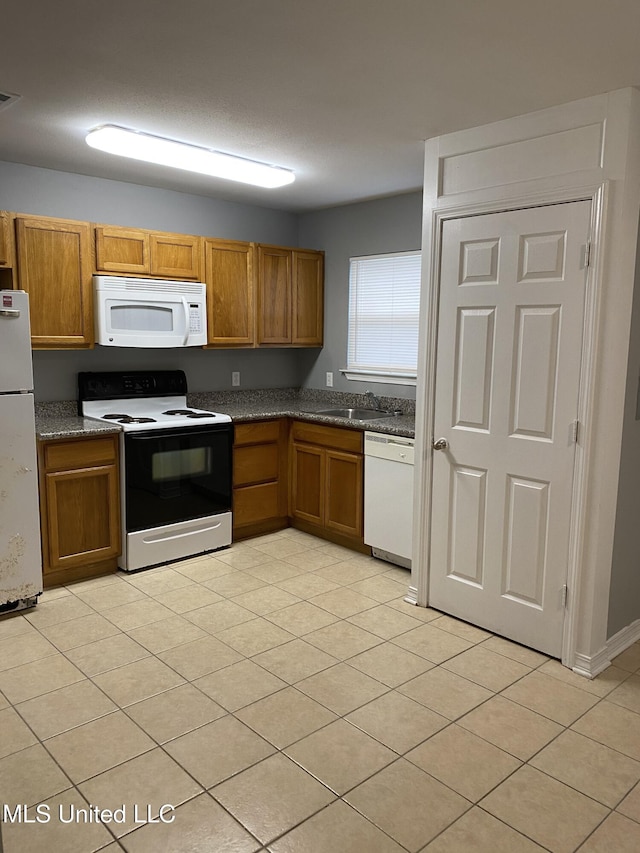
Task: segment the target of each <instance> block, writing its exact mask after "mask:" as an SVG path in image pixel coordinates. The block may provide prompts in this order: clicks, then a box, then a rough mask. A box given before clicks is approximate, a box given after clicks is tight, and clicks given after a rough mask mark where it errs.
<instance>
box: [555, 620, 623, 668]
mask: <svg viewBox="0 0 640 853" xmlns="http://www.w3.org/2000/svg"><path fill="white" fill-rule="evenodd" d="M638 640H640V619H636V620H635V622H632V623H631V624H630V625H627V626H626V627H625V628H622V630H620V631H618V633H617V634H614V635H613V637H609V639H608V640H607V642H606V644H605V646H604V648H602V649H600V651H599V652H597V653H596V654H595V655H591V656H589V655H582V654H576V656H575V660H574V664H573V666H572V667H571V668H572V670H573V671H574V672H576V673H578V675H585V676H586V677H587V678H595V677H596V675H600V673H601V672H604V670H605V669H606V668H607V667H608V666H609V664H610V663H611V661H612V660H613V659H614V658H616V657H617V656H618V655H619V654H622V652H624V651H625V649H628V648H629V646H632V645H633V644H634V643H636V642H637V641H638Z"/></svg>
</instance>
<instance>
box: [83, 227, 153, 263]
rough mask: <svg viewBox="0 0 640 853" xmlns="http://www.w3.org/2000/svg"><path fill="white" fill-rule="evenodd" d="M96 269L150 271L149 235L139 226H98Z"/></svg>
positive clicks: (96, 232)
mask: <svg viewBox="0 0 640 853" xmlns="http://www.w3.org/2000/svg"><path fill="white" fill-rule="evenodd" d="M95 237H96V269H97V270H98V271H100V272H117V273H126V272H131V273H141V274H143V273H148V272H149V235H148V233H147V232H146V231H139V230H138V229H137V228H116V227H110V226H103V225H100V226H97V227H96V229H95Z"/></svg>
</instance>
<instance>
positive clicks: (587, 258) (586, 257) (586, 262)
mask: <svg viewBox="0 0 640 853" xmlns="http://www.w3.org/2000/svg"><path fill="white" fill-rule="evenodd" d="M590 263H591V243H590V242H589V243H587V244H586V245H585V247H584V268H585V269H586V268H587V267H588V266H589V264H590Z"/></svg>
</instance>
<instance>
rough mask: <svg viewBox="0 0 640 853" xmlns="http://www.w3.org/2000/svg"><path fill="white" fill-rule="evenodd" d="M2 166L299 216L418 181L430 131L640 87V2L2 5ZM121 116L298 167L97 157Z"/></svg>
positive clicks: (71, 0) (74, 1)
mask: <svg viewBox="0 0 640 853" xmlns="http://www.w3.org/2000/svg"><path fill="white" fill-rule="evenodd" d="M2 31H3V38H2V46H1V48H0V91H4V92H11V93H16V94H19V95H21V99H20V100H19V101H17V102H15V103H13V104H11V105H10V106H8V107H6V108H4V109H2V110H0V160H8V161H12V162H17V163H26V164H30V165H35V166H43V167H46V168H51V169H59V170H62V171H66V172H78V173H81V174H84V175H93V176H97V177H102V178H111V179H116V180H121V181H128V182H132V183H137V184H144V185H148V186H155V187H165V188H168V189H173V190H179V191H182V192H188V193H196V194H200V195H205V196H215V197H217V198H222V199H227V200H231V201H238V202H248V203H252V204H258V205H262V206H266V207H272V208H279V209H284V210H291V211H303V210H309V209H315V208H320V207H327V206H331V205H337V204H343V203H347V202H351V201H356V200H363V199H368V198H376V197H380V196H385V195H391V194H395V193H401V192H406V191H409V190H413V189H417V188H419V187H420V186H421V184H422V152H423V144H422V140H424V139H427V138H429V137H433V136H438V135H440V134H442V133H447V132H449V131H453V130H459V129H462V128H467V127H474V126H477V125H480V124H485V123H487V122H492V121H496V120H499V119H503V118H507V117H509V116H513V115H519V114H522V113H526V112H530V111H532V110H536V109H541V108H544V107H548V106H551V105H553V104H559V103H563V102H565V101H570V100H574V99H577V98H582V97H586V96H589V95H594V94H599V93H601V92H607V91H611V90H613V89H618V88H622V87H625V86H634V85H638V86H640V47H639V45H640V43H639V41H638V34H639V33H640V2H639V0H535V2H532V0H526V2H525V0H482V2H478V0H438V2H434V0H225V2H220V0H180V2H169V0H161V1H160V2H158V0H109V2H108V3H96V2H87V0H55V2H51V0H20V2H13V3H8V4H4V7H3V12H2ZM100 124H118V125H123V126H126V127H131V128H135V129H137V130H143V131H146V132H148V133H152V134H157V135H162V136H168V137H170V138H172V139H179V140H182V141H185V142H190V143H192V144H195V145H200V146H205V147H210V148H215V149H218V150H221V151H227V152H230V153H234V154H239V155H241V156H243V157H249V158H253V159H256V160H261V161H264V162H268V163H273V164H275V165H279V166H285V167H287V168H291V169H293V170H294V171H295V172H296V175H297V179H296V182H295V183H294V184H292V185H289V186H286V187H282V188H280V189H275V190H265V189H259V188H252V187H248V186H245V185H242V184H236V183H231V182H228V181H222V180H219V179H214V178H207V177H203V176H197V175H193V174H190V173H188V172H182V171H178V170H175V169H163V168H161V167H158V166H152V165H144V164H142V163H138V162H136V161H133V160H125V159H123V158H120V157H114V156H112V155H109V154H104V153H102V152H99V151H95V150H93V149H90V148H89V147H88V146H87V145H86V144H85V142H84V136H85V134H86V132H87V130H89V129H90V128H92V127H95V126H96V125H100Z"/></svg>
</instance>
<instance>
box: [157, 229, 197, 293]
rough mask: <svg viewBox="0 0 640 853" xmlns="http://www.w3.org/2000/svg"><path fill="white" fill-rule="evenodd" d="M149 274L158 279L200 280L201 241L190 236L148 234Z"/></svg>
mask: <svg viewBox="0 0 640 853" xmlns="http://www.w3.org/2000/svg"><path fill="white" fill-rule="evenodd" d="M149 252H150V272H151V275H154V276H157V277H158V278H178V279H195V280H196V281H199V280H200V275H201V273H200V269H201V257H200V256H201V253H202V240H201V238H200V237H193V236H191V235H190V234H160V233H153V232H151V233H150V234H149Z"/></svg>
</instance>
